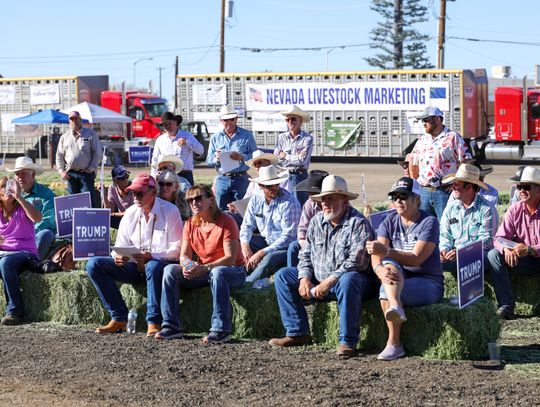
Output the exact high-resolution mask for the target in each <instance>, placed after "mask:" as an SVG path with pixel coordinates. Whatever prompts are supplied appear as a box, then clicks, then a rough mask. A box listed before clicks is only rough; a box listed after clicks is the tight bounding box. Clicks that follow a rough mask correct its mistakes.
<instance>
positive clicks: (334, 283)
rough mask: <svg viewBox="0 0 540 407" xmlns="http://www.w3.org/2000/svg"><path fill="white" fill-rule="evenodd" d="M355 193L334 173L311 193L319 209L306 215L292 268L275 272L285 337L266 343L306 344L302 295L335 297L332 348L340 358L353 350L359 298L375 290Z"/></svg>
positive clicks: (367, 228)
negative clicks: (336, 316)
mask: <svg viewBox="0 0 540 407" xmlns="http://www.w3.org/2000/svg"><path fill="white" fill-rule="evenodd" d="M357 197H358V195H357V194H354V193H352V192H349V191H348V190H347V182H346V181H345V180H344V179H343V178H341V177H338V176H335V175H328V176H327V177H326V178H324V180H323V182H322V187H321V193H320V194H317V195H313V196H312V197H311V199H313V200H314V201H318V202H322V213H318V214H317V215H315V216H314V217H313V218H312V219H311V223H310V225H309V228H308V231H307V236H306V243H305V245H304V247H303V249H302V250H301V251H300V256H299V257H300V262H299V263H298V268H295V267H286V268H282V269H281V270H279V271H278V273H277V274H276V279H275V285H276V295H277V298H278V303H279V310H280V313H281V320H282V322H283V325H284V326H285V330H286V335H287V336H285V337H284V338H280V339H278V338H274V339H271V340H270V342H269V343H270V345H272V346H301V345H306V344H309V343H311V337H310V336H309V324H308V316H307V312H306V309H305V307H304V303H303V301H302V300H303V299H304V300H309V299H311V298H315V299H317V300H323V299H337V303H338V309H339V321H340V322H339V343H340V346H339V348H338V351H337V353H338V355H339V356H340V357H351V356H353V355H354V353H355V351H356V345H357V344H358V338H359V332H360V322H359V321H360V314H361V311H362V302H363V301H364V300H367V299H369V298H373V297H375V295H376V294H377V281H376V279H375V276H374V275H373V273H372V272H371V270H370V269H369V256H368V254H367V251H366V246H365V245H366V242H367V241H368V240H370V239H372V238H373V233H372V230H371V225H370V224H369V221H368V220H367V219H366V218H365V217H364V216H363V215H362V214H360V212H358V211H357V210H356V209H354V208H353V207H352V206H351V205H350V204H349V201H350V200H351V199H355V198H357Z"/></svg>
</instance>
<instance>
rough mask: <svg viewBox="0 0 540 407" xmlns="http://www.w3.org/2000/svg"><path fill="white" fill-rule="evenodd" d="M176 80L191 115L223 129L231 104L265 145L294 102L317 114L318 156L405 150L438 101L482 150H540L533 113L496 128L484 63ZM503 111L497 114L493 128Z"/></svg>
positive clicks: (183, 108)
mask: <svg viewBox="0 0 540 407" xmlns="http://www.w3.org/2000/svg"><path fill="white" fill-rule="evenodd" d="M176 86H177V92H176V93H177V100H176V105H177V110H178V112H179V113H180V114H181V115H182V116H183V117H184V119H185V120H187V121H204V122H205V123H206V124H207V126H208V129H209V131H211V132H214V131H217V130H219V128H220V123H219V120H218V115H219V110H220V108H221V106H222V105H224V104H232V105H233V106H234V108H235V109H236V111H237V112H238V114H239V119H238V125H239V126H241V127H244V128H247V129H249V130H251V131H252V132H253V134H254V136H255V139H256V141H257V145H258V146H260V147H262V148H273V147H274V146H275V144H276V139H277V136H278V134H279V133H280V132H283V131H286V125H285V122H284V120H283V117H282V116H281V114H280V113H279V112H280V111H281V110H285V109H286V108H288V107H289V106H290V105H292V104H295V105H297V106H299V107H300V108H301V109H303V110H305V111H307V112H309V114H310V115H311V117H312V120H311V121H310V122H309V123H307V124H305V125H304V126H303V128H304V129H305V130H306V131H308V132H310V133H311V134H312V135H313V136H314V148H313V155H314V156H315V157H317V156H319V157H351V158H353V157H366V158H390V157H401V156H403V155H404V154H405V153H406V152H407V151H410V150H411V149H412V147H413V145H414V143H415V142H416V140H417V139H418V137H419V136H420V135H421V134H423V126H422V123H421V122H419V121H418V120H416V119H415V117H416V116H417V115H418V114H419V113H420V112H422V111H423V110H424V108H425V107H427V106H436V107H438V108H440V109H441V110H442V111H443V113H444V122H445V124H446V126H448V127H449V128H451V129H453V130H455V131H457V132H459V133H460V134H461V135H462V136H463V137H464V138H465V139H466V140H468V141H469V142H470V144H471V147H472V148H473V150H474V152H475V153H476V154H477V155H479V156H482V157H484V156H485V157H489V158H495V157H496V158H499V159H500V158H509V159H511V158H516V157H517V156H518V157H519V158H521V157H523V158H529V159H530V158H533V159H534V158H540V153H539V151H538V150H539V148H540V146H538V143H539V141H538V136H537V135H536V136H535V135H534V133H531V124H530V123H533V122H532V121H528V122H523V121H522V122H521V123H524V124H523V125H522V126H521V129H524V128H525V127H526V128H527V130H523V131H522V132H521V133H520V136H519V137H517V136H514V137H513V138H509V137H506V136H504V137H506V139H503V136H502V135H500V136H498V135H497V133H496V132H495V135H491V132H490V123H489V121H488V106H489V103H490V102H489V101H488V78H487V74H486V70H485V69H472V70H469V69H443V70H437V69H432V70H396V71H354V72H300V73H298V72H297V73H294V72H284V73H273V72H272V73H268V72H264V73H221V74H202V75H193V74H191V75H185V74H182V75H178V76H177V77H176ZM501 92H502V91H501ZM533 93H534V92H533ZM498 94H499V93H497V95H498ZM501 94H502V93H501ZM496 97H497V96H496ZM533 99H534V96H531V100H533ZM495 103H496V104H497V102H495ZM509 103H510V102H509ZM511 103H514V104H515V105H516V108H517V109H518V110H519V111H520V112H524V111H525V110H529V111H530V117H532V116H533V115H536V114H537V113H535V112H536V110H534V109H536V108H535V107H534V104H532V105H531V104H528V105H526V106H524V102H523V100H522V101H519V100H518V98H517V97H516V98H515V100H513V101H512V102H511ZM502 116H503V115H502V114H499V115H495V120H496V122H495V128H497V125H498V124H500V123H501V117H502ZM523 118H524V114H523V115H522V120H523ZM497 120H498V122H497ZM503 127H504V126H503ZM503 127H501V128H503ZM532 127H534V125H533V126H532ZM499 134H502V133H499ZM513 134H515V133H513Z"/></svg>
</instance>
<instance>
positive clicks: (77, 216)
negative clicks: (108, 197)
mask: <svg viewBox="0 0 540 407" xmlns="http://www.w3.org/2000/svg"><path fill="white" fill-rule="evenodd" d="M110 219H111V210H110V209H82V208H75V209H73V231H72V239H73V260H88V259H89V258H90V257H94V256H108V255H109V254H110V252H111V251H110V230H111V228H110V223H111V220H110Z"/></svg>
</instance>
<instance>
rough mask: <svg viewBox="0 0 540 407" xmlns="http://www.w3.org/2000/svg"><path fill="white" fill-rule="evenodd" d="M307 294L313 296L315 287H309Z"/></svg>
mask: <svg viewBox="0 0 540 407" xmlns="http://www.w3.org/2000/svg"><path fill="white" fill-rule="evenodd" d="M309 296H310V297H311V298H315V287H311V289H310V290H309Z"/></svg>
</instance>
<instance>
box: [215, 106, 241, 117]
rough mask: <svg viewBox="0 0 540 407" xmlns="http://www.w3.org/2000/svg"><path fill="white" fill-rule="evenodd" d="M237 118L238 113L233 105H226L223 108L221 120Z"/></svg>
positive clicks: (220, 114)
mask: <svg viewBox="0 0 540 407" xmlns="http://www.w3.org/2000/svg"><path fill="white" fill-rule="evenodd" d="M235 117H238V112H237V111H236V110H234V107H233V106H232V105H225V106H223V107H222V108H221V112H220V113H219V118H220V120H227V119H234V118H235Z"/></svg>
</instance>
